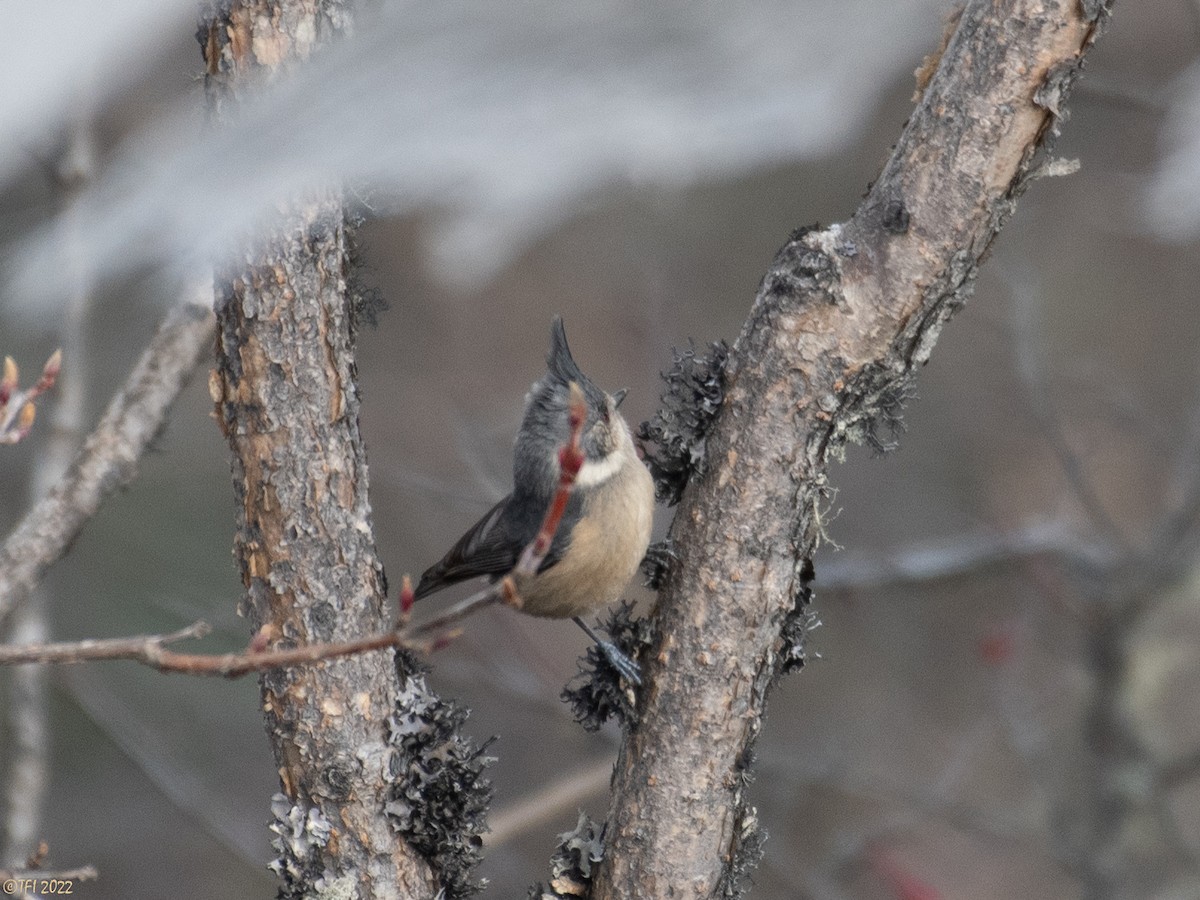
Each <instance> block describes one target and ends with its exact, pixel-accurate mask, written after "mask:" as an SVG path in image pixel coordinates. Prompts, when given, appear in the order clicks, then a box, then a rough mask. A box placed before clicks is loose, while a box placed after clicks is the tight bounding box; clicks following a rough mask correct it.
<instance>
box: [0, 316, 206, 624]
mask: <svg viewBox="0 0 1200 900" xmlns="http://www.w3.org/2000/svg"><path fill="white" fill-rule="evenodd" d="M212 335H213V318H212V312H211V310H210V309H209V308H208V306H207V305H206V304H202V303H200V302H198V301H194V300H193V301H189V302H185V303H182V304H180V305H179V306H176V307H175V308H174V309H172V310H171V312H170V313H168V314H167V317H166V319H165V320H164V321H163V323H162V325H160V326H159V329H158V331H157V333H156V334H155V335H154V338H153V339H152V340H151V341H150V344H149V346H147V347H146V350H145V351H144V352H143V353H142V356H141V359H139V360H138V362H137V365H136V366H134V369H133V372H131V373H130V375H129V378H128V379H126V381H125V384H124V385H123V386H122V388H121V390H120V391H119V392H118V393H117V394H116V396H115V397H113V399H112V402H111V403H109V406H108V409H107V410H106V411H105V413H104V416H103V418H101V420H100V422H99V424H97V426H96V428H95V430H94V431H93V432H92V433H91V435H89V436H88V439H87V440H86V441H85V442H84V444H83V447H82V448H81V449H80V450H79V452H78V453H77V454H76V456H75V459H74V461H73V462H72V463H71V467H70V468H69V469H68V470H67V474H66V475H65V476H64V477H63V479H62V480H61V481H60V482H59V483H58V484H57V485H56V486H55V487H54V489H53V490H52V491H50V493H49V494H48V495H47V496H46V497H45V498H44V499H43V500H41V501H40V502H39V503H38V504H37V505H36V506H35V507H34V508H33V509H31V510H30V511H29V512H28V513H27V514H26V515H25V518H24V519H22V520H21V523H20V524H19V525H18V526H17V527H16V529H15V530H14V531H13V532H12V534H10V535H9V536H8V539H7V540H6V541H5V542H4V544H3V546H2V547H0V629H2V628H3V626H4V624H5V622H6V620H7V619H8V617H9V615H10V614H11V613H12V611H13V609H14V608H15V607H16V605H17V604H18V603H20V602H21V600H22V599H23V598H24V597H25V596H27V595H28V593H29V591H30V590H32V589H33V587H34V586H35V585H36V584H37V583H38V582H39V581H40V580H41V578H42V576H43V575H44V574H45V572H46V570H47V569H48V568H50V566H51V565H52V564H53V563H54V562H55V561H56V560H58V559H59V558H60V557H61V556H62V555H63V553H65V552H66V550H67V548H68V547H69V546H70V545H71V542H72V541H73V540H74V539H75V537H76V536H77V535H78V534H79V532H80V531H81V530H82V529H83V526H84V525H85V524H86V523H87V522H88V520H89V519H91V517H92V516H93V515H95V513H96V511H97V510H98V509H99V508H100V504H101V503H102V502H103V500H104V499H105V498H106V497H107V496H108V495H109V494H111V493H113V492H114V491H116V490H117V489H119V488H122V487H124V486H126V485H127V484H129V483H130V482H131V481H132V480H133V477H134V475H135V474H136V472H137V463H138V460H139V459H141V456H142V454H143V453H144V452H145V450H146V448H147V446H149V444H150V442H151V440H153V438H154V436H155V435H156V434H158V432H159V430H160V429H161V428H162V424H163V421H164V419H165V418H166V415H167V410H168V409H170V407H171V404H172V403H174V402H175V398H176V397H178V396H179V392H180V391H181V390H182V389H183V386H184V384H185V383H186V382H187V380H188V378H189V377H190V376H191V374H192V371H193V370H194V369H195V368H196V365H197V363H198V362H199V360H200V356H201V354H202V353H203V352H204V350H205V349H207V347H208V346H209V342H210V341H211V340H212Z"/></svg>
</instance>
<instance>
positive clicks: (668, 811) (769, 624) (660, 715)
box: [592, 0, 1107, 900]
mask: <svg viewBox="0 0 1200 900" xmlns="http://www.w3.org/2000/svg"><path fill="white" fill-rule="evenodd" d="M1106 16H1107V7H1106V6H1104V5H1102V4H1100V3H1098V2H1092V3H1087V2H1085V3H1080V2H1078V0H976V2H972V3H970V4H969V5H968V6H967V7H966V9H965V10H964V11H963V12H962V14H961V17H960V18H959V20H958V23H957V26H956V28H955V30H954V33H953V35H952V36H951V38H950V40H949V42H948V44H947V46H946V48H945V51H944V53H943V55H942V58H941V60H940V63H939V64H938V65H937V68H936V71H934V72H933V75H932V77H931V78H930V80H929V82H928V84H927V85H924V93H923V97H922V98H921V100H920V102H919V104H918V106H917V108H916V109H915V110H914V112H913V115H912V118H911V119H910V121H909V122H908V124H907V126H906V128H905V129H904V132H903V134H902V136H901V138H900V140H899V142H898V143H897V145H896V147H895V149H894V151H893V153H892V155H891V158H890V159H889V160H888V162H887V163H886V165H885V166H884V169H883V171H882V173H881V174H880V176H879V178H878V180H877V181H876V182H875V183H874V185H873V186H872V188H871V189H870V191H869V193H868V194H867V196H866V198H865V200H864V201H863V203H862V205H861V206H860V207H859V209H858V210H857V212H856V213H855V214H854V216H853V218H851V219H850V221H848V222H846V223H844V224H840V225H835V226H832V227H830V228H827V229H824V230H810V231H805V232H800V233H797V234H796V235H793V237H792V239H791V240H789V242H788V243H787V244H786V245H785V246H784V247H783V249H782V250H781V251H780V252H779V254H778V256H777V257H776V259H775V261H774V262H773V264H772V266H771V268H770V270H769V271H768V272H767V275H766V277H765V278H764V279H763V282H762V285H761V287H760V288H759V291H758V295H757V297H756V298H755V302H754V305H753V307H752V309H751V313H750V316H749V319H748V320H747V322H746V325H745V327H744V329H743V331H742V334H741V336H740V337H739V339H738V341H737V343H736V345H735V347H734V349H733V352H732V354H731V357H730V361H729V364H728V366H727V368H726V394H725V398H724V403H723V406H722V408H721V410H720V412H719V413H718V418H717V420H716V423H715V425H714V428H713V431H712V432H711V435H710V437H709V440H708V445H707V470H706V472H705V474H704V475H703V476H702V477H700V478H699V479H695V480H694V481H693V482H692V483H691V484H690V485H689V486H688V488H687V490H686V491H685V493H684V496H683V500H682V502H681V504H680V507H679V512H678V514H677V515H676V518H675V522H674V525H673V539H674V546H675V548H676V550H677V552H678V554H679V560H678V564H677V565H676V566H674V567H673V569H672V571H671V573H670V575H669V576H668V579H667V582H666V585H665V588H664V590H663V592H662V594H661V595H660V599H659V603H658V607H657V610H656V613H655V620H656V622H655V624H656V633H657V634H658V635H659V637H658V639H657V645H656V646H655V647H654V648H653V651H652V653H650V654H649V658H648V659H647V658H646V657H643V659H644V660H646V661H645V662H644V667H645V669H646V671H645V676H646V678H645V684H644V687H643V688H642V690H641V693H640V695H639V697H638V722H639V723H640V724H638V725H636V726H633V727H631V728H630V729H629V733H628V736H627V739H626V742H625V745H624V747H623V749H622V754H621V758H620V761H619V762H618V766H617V771H616V774H615V776H614V785H613V799H612V803H611V807H610V810H609V815H608V825H607V845H606V847H605V854H604V861H603V863H602V864H601V867H600V870H599V873H598V874H597V877H596V881H595V885H594V887H593V892H592V897H593V898H594V900H602V898H603V900H609V898H622V900H624V898H632V897H666V896H670V897H677V898H684V897H714V896H736V894H737V893H738V886H737V883H736V882H737V880H738V878H739V868H740V862H741V861H742V858H743V857H744V854H746V853H747V852H748V848H749V847H750V846H751V845H752V844H753V843H754V837H755V834H756V828H755V822H754V814H753V809H752V808H751V807H749V806H748V804H747V803H746V801H745V798H744V790H745V785H746V784H747V782H748V777H747V775H748V767H749V765H750V761H751V759H752V748H753V744H754V740H755V738H756V736H757V735H758V733H759V730H760V728H761V726H762V716H763V712H764V707H765V702H766V698H767V694H768V691H769V689H770V687H771V685H772V684H773V682H774V681H775V680H776V679H777V677H778V675H779V674H780V672H781V670H782V669H783V668H784V666H785V663H786V662H787V661H788V660H789V659H791V658H794V657H793V656H792V650H793V648H792V647H791V646H790V640H791V636H792V635H794V634H795V633H796V622H797V617H800V616H802V615H803V609H802V607H803V603H804V601H805V600H806V598H807V587H806V585H807V578H806V575H807V565H808V564H807V560H808V559H809V557H810V555H811V553H812V550H813V548H814V547H815V545H816V543H817V541H818V540H819V538H820V536H821V511H822V507H821V504H822V498H823V497H824V496H825V491H826V469H827V465H828V462H829V459H830V457H831V456H836V455H837V454H838V453H839V452H840V450H841V448H842V447H843V445H844V443H845V441H846V440H847V439H848V438H856V437H858V438H861V437H863V436H865V435H869V434H870V433H871V431H870V430H871V428H873V427H874V424H873V423H877V422H878V421H879V419H880V417H881V416H882V417H883V418H884V419H886V418H887V417H888V416H889V415H894V414H895V411H896V408H897V407H898V406H899V404H900V402H901V401H902V399H903V397H904V390H905V386H906V382H907V379H908V378H909V377H910V375H911V373H912V371H913V370H914V369H915V368H916V367H918V366H920V365H921V364H923V363H924V362H925V361H926V360H927V359H928V357H929V354H930V352H931V350H932V348H933V345H934V343H935V342H936V340H937V337H938V335H939V333H940V331H941V329H942V326H943V325H944V323H945V322H946V320H947V319H948V318H949V317H950V316H951V315H952V314H953V313H954V311H955V310H957V309H958V308H959V307H960V306H961V305H962V303H963V302H964V301H965V299H966V297H967V295H968V293H969V291H970V288H971V286H972V283H973V279H974V275H975V270H976V267H977V266H978V264H979V263H980V261H981V260H982V259H983V258H984V256H985V255H986V252H987V250H988V247H989V246H990V244H991V242H992V240H993V239H994V238H995V236H996V234H997V233H998V231H999V230H1000V227H1001V226H1002V224H1003V223H1004V221H1005V220H1006V218H1007V217H1008V216H1009V215H1010V213H1011V212H1012V210H1013V206H1014V203H1015V199H1016V197H1017V195H1018V194H1019V193H1020V192H1021V191H1022V190H1023V188H1024V187H1025V185H1026V184H1027V182H1028V181H1029V179H1030V178H1031V176H1032V175H1034V174H1036V172H1035V168H1034V167H1035V161H1036V160H1037V159H1038V151H1039V149H1040V148H1041V147H1042V146H1043V144H1044V142H1045V140H1046V138H1047V136H1048V135H1050V134H1051V133H1052V132H1053V129H1054V128H1055V125H1056V121H1057V116H1058V113H1059V104H1060V103H1061V102H1062V100H1063V98H1064V97H1065V94H1066V93H1067V91H1068V90H1069V88H1070V85H1071V83H1072V81H1073V79H1074V77H1075V76H1076V74H1077V72H1078V69H1079V67H1080V65H1081V63H1082V60H1083V56H1084V54H1085V53H1086V51H1087V49H1088V48H1089V47H1090V45H1091V43H1092V41H1093V40H1094V38H1095V36H1096V33H1097V30H1098V25H1099V24H1100V23H1101V21H1102V20H1103V18H1104V17H1106Z"/></svg>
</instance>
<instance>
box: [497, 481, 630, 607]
mask: <svg viewBox="0 0 1200 900" xmlns="http://www.w3.org/2000/svg"><path fill="white" fill-rule="evenodd" d="M653 519H654V483H653V481H651V479H650V473H649V472H647V471H646V467H645V466H644V465H642V463H641V461H640V460H637V459H636V458H635V459H634V460H633V461H631V463H629V464H626V465H624V466H622V467H621V470H620V471H619V472H618V473H617V474H616V475H614V476H613V477H612V478H610V479H608V480H607V481H606V482H605V483H604V484H602V485H598V486H597V487H595V488H592V489H590V490H588V491H587V493H586V494H585V495H584V509H583V515H582V516H581V518H580V521H579V523H578V524H577V525H576V526H575V528H574V530H573V531H572V533H571V543H570V544H569V545H568V547H567V550H566V552H565V553H564V554H563V556H562V558H561V559H560V560H559V561H558V562H557V563H555V564H554V565H553V566H551V567H550V568H549V569H547V570H546V571H544V572H542V573H540V574H538V575H536V576H534V577H533V578H530V579H527V580H524V581H522V582H520V583H518V585H517V589H518V591H519V592H520V594H521V599H522V600H523V601H524V606H523V607H522V609H523V610H524V611H525V612H527V613H530V614H531V615H535V616H547V617H550V618H566V617H568V616H581V615H584V614H586V613H589V612H592V611H593V610H598V609H602V608H603V607H605V606H608V605H609V604H610V603H613V602H615V601H616V600H617V599H618V598H620V596H621V594H622V592H623V591H624V590H625V588H626V587H627V586H628V585H629V582H630V580H631V579H632V578H633V575H634V573H635V572H637V569H638V565H639V564H640V563H641V561H642V558H643V557H644V556H645V555H646V548H647V547H648V546H649V545H650V529H651V526H652V525H653ZM599 523H605V524H604V525H603V526H602V525H600V524H599Z"/></svg>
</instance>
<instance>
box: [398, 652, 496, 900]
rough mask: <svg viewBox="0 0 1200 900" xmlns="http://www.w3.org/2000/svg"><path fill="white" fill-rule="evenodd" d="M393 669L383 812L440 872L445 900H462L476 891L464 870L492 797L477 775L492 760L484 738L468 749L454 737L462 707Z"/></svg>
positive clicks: (475, 857) (478, 845) (475, 855)
mask: <svg viewBox="0 0 1200 900" xmlns="http://www.w3.org/2000/svg"><path fill="white" fill-rule="evenodd" d="M398 658H399V657H398ZM398 670H399V674H400V681H401V690H400V693H399V696H398V697H397V699H396V711H395V713H394V714H393V715H392V716H391V717H389V719H388V743H389V744H391V746H392V748H393V751H394V752H393V753H392V756H391V760H390V763H389V775H390V776H391V778H392V785H391V788H390V790H389V791H388V800H387V802H386V803H385V804H384V812H385V813H386V814H387V816H388V817H389V819H390V820H391V822H392V827H393V828H395V829H396V830H397V831H398V832H400V833H401V834H403V835H404V837H405V839H406V840H407V841H408V842H409V843H410V844H411V845H412V846H413V847H414V848H416V850H418V851H419V852H420V853H422V854H423V855H424V856H425V857H426V858H427V859H428V860H429V862H430V865H431V866H432V867H433V869H434V871H435V872H438V873H439V874H440V877H441V887H442V890H443V892H444V896H445V897H446V898H447V900H453V898H456V897H467V896H470V895H471V894H474V893H476V892H477V891H478V890H479V889H480V888H481V887H482V886H483V884H482V882H479V881H476V880H475V879H474V877H473V876H472V871H473V869H474V867H475V866H476V865H477V864H478V862H479V860H480V858H481V857H482V855H483V840H482V837H481V835H482V834H483V833H484V832H485V831H487V807H488V804H489V803H490V802H491V798H492V785H491V782H489V781H488V780H487V779H485V778H484V777H483V773H484V770H485V769H486V768H487V767H488V765H489V764H491V763H492V762H493V761H494V759H493V757H490V756H485V755H484V754H485V751H486V750H487V748H488V746H489V745H490V744H491V740H488V741H485V742H484V744H483V745H482V746H479V747H476V746H475V742H474V741H472V740H471V739H470V738H468V737H466V736H464V735H462V734H460V733H459V729H460V728H461V727H462V724H463V723H464V722H465V721H466V719H467V716H468V715H469V711H468V710H467V709H466V708H464V707H462V706H460V705H458V704H457V703H453V702H448V701H444V700H442V699H440V698H439V697H438V696H437V695H435V694H434V693H433V692H432V691H430V690H429V688H428V687H427V686H426V684H425V676H424V675H423V674H412V675H410V674H407V673H406V672H405V671H404V670H403V667H401V666H398Z"/></svg>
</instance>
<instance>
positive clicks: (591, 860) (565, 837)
mask: <svg viewBox="0 0 1200 900" xmlns="http://www.w3.org/2000/svg"><path fill="white" fill-rule="evenodd" d="M558 840H559V844H558V849H557V850H556V851H555V853H554V855H553V856H552V857H550V884H549V886H546V885H543V884H541V883H538V884H536V885H534V886H533V887H532V888H530V890H529V894H528V900H567V898H570V897H586V896H587V895H588V893H589V892H590V889H591V883H592V871H593V869H594V867H595V864H596V863H598V862H600V860H602V859H604V827H603V826H602V825H597V824H596V823H595V822H593V821H592V820H591V818H589V817H588V815H587V813H584V812H581V813H580V814H579V822H578V823H577V824H576V825H575V829H574V830H573V831H568V832H566V833H565V834H560V835H559V836H558Z"/></svg>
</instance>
